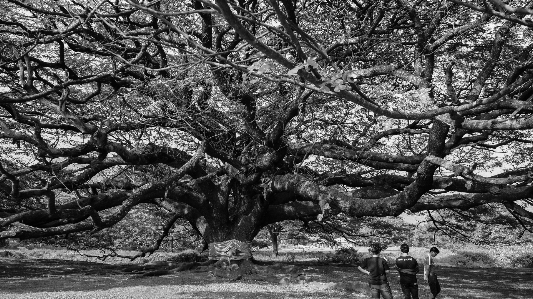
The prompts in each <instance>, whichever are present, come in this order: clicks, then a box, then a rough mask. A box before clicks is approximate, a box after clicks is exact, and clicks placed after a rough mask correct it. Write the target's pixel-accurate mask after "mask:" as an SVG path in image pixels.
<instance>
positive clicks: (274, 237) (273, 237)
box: [267, 223, 281, 256]
mask: <svg viewBox="0 0 533 299" xmlns="http://www.w3.org/2000/svg"><path fill="white" fill-rule="evenodd" d="M267 229H268V233H269V235H270V241H271V242H272V254H273V255H274V256H278V255H279V240H278V237H279V233H280V231H281V225H279V224H277V223H275V224H271V225H269V226H267Z"/></svg>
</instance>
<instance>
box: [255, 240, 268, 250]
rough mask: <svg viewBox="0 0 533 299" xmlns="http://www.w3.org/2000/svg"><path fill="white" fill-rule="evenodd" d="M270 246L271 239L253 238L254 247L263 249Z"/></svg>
mask: <svg viewBox="0 0 533 299" xmlns="http://www.w3.org/2000/svg"><path fill="white" fill-rule="evenodd" d="M268 246H270V241H268V240H256V239H254V240H252V247H254V248H259V249H261V248H266V247H268Z"/></svg>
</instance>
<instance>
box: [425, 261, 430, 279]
mask: <svg viewBox="0 0 533 299" xmlns="http://www.w3.org/2000/svg"><path fill="white" fill-rule="evenodd" d="M430 266H431V256H428V257H427V258H425V259H424V280H428V279H429V267H430Z"/></svg>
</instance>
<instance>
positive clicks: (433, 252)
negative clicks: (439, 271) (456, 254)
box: [429, 247, 439, 256]
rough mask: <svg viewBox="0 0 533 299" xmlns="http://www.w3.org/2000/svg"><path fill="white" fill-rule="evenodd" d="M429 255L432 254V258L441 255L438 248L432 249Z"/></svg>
mask: <svg viewBox="0 0 533 299" xmlns="http://www.w3.org/2000/svg"><path fill="white" fill-rule="evenodd" d="M429 254H431V255H432V256H436V255H437V254H439V249H438V248H437V247H431V248H430V249H429Z"/></svg>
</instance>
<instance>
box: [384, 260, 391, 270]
mask: <svg viewBox="0 0 533 299" xmlns="http://www.w3.org/2000/svg"><path fill="white" fill-rule="evenodd" d="M383 270H385V273H389V272H390V267H389V261H387V259H386V258H383Z"/></svg>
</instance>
